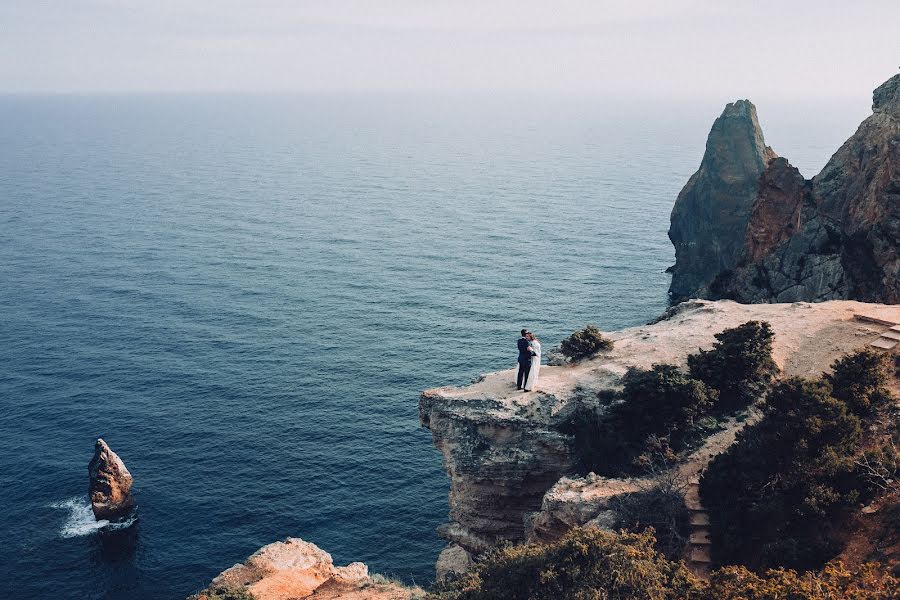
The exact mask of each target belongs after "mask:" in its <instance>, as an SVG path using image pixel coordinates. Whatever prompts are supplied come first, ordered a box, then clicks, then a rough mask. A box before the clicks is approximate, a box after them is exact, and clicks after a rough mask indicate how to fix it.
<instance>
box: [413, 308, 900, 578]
mask: <svg viewBox="0 0 900 600" xmlns="http://www.w3.org/2000/svg"><path fill="white" fill-rule="evenodd" d="M855 313H863V314H867V315H870V316H874V317H881V318H883V319H888V320H893V321H895V322H900V306H895V307H891V306H882V305H873V304H862V303H858V302H852V301H842V302H828V303H820V304H807V303H796V304H755V305H749V304H738V303H735V302H730V301H718V302H709V301H706V302H703V301H698V302H687V303H683V304H681V305H679V306H677V307H674V308H673V309H671V310H670V311H669V313H668V314H667V315H666V316H665V318H664V319H662V320H660V321H659V322H656V323H654V324H652V325H645V326H642V327H634V328H631V329H625V330H623V331H619V332H613V333H610V334H608V336H609V337H610V339H612V340H613V341H614V342H615V346H614V348H613V349H612V350H611V351H609V352H606V353H603V354H601V355H598V356H597V357H595V358H592V359H590V360H586V361H583V362H580V363H577V364H573V365H566V366H562V367H551V366H545V367H543V368H542V369H541V381H540V384H539V391H534V392H528V393H523V392H519V391H516V389H515V373H514V372H513V371H512V370H509V371H502V372H497V373H490V374H488V375H486V376H484V377H483V378H481V379H480V380H479V381H478V382H477V383H474V384H472V385H469V386H466V387H443V388H437V389H432V390H427V391H426V392H424V393H423V394H422V397H421V400H420V402H419V414H420V418H421V422H422V424H423V425H424V426H425V427H427V428H429V429H430V430H431V433H432V437H433V439H434V444H435V446H436V447H437V448H438V450H440V451H441V453H442V454H443V459H444V467H445V468H446V470H447V473H448V475H449V476H450V495H449V503H450V521H449V523H447V524H445V525H443V526H441V527H440V528H439V529H438V531H439V534H440V535H441V536H442V537H444V538H445V539H447V540H448V542H450V544H449V545H448V547H447V548H446V549H445V551H444V552H443V553H442V554H441V557H440V558H439V560H438V572H439V573H440V574H446V573H448V572H451V571H458V570H464V569H465V568H466V566H467V565H468V564H470V562H471V558H472V556H473V555H477V554H478V553H480V552H482V551H484V550H486V549H488V548H489V547H491V546H493V545H495V544H497V543H498V542H501V541H507V540H508V541H513V542H520V541H525V540H526V539H531V540H536V541H546V540H550V539H556V538H558V537H559V536H560V535H561V534H562V533H564V532H565V531H567V530H568V529H570V528H571V527H573V526H577V525H581V524H584V523H586V522H588V521H594V522H595V523H598V524H601V525H603V524H608V523H609V522H610V515H608V514H604V511H606V510H608V501H609V500H610V498H611V497H612V496H614V495H616V494H619V493H624V492H628V491H633V490H634V489H636V487H635V486H639V485H640V482H635V481H626V480H609V479H604V478H596V477H594V478H586V479H577V480H574V479H565V480H562V481H560V479H561V478H563V477H565V476H571V475H572V474H573V472H574V470H575V463H576V457H575V455H574V450H573V448H572V447H571V445H570V439H569V438H568V437H567V436H565V435H563V434H562V433H560V431H559V429H558V427H559V425H560V424H562V423H563V422H564V421H565V420H566V419H567V417H568V416H570V415H571V414H572V412H573V411H574V410H575V409H576V408H577V407H579V406H589V407H598V406H599V398H598V396H597V392H598V391H600V390H604V389H616V388H618V387H619V386H620V384H621V377H622V375H624V374H625V372H626V370H627V369H628V367H630V366H637V367H642V368H650V367H651V366H652V365H653V364H657V363H668V364H675V365H682V364H684V362H685V360H686V357H687V355H688V354H691V353H693V352H696V351H697V349H698V348H709V347H711V346H712V343H713V342H714V337H713V336H714V334H716V333H718V332H720V331H722V330H723V329H726V328H729V327H735V326H737V325H740V324H741V323H744V322H746V321H749V320H764V321H768V322H769V323H771V325H772V327H773V328H774V330H775V332H776V337H775V347H774V358H775V360H776V362H777V363H778V365H779V366H780V367H781V368H782V370H783V371H784V373H785V374H786V375H797V376H818V375H819V374H821V373H822V372H823V371H825V370H827V368H828V366H829V365H830V364H831V362H833V361H834V359H835V358H837V357H838V356H840V355H842V354H844V353H846V352H850V351H852V350H854V349H856V348H859V347H861V346H864V345H865V344H866V343H868V342H869V341H872V340H875V339H877V338H878V336H879V334H880V331H881V330H883V329H887V327H886V326H876V325H872V324H863V323H860V322H858V321H855V320H854V318H853V316H854V314H855ZM740 426H742V425H740ZM738 428H739V426H738V425H737V424H736V425H735V427H734V428H733V429H730V430H728V431H726V432H724V433H723V434H722V436H720V437H716V436H712V437H711V438H710V439H709V440H708V444H707V445H705V446H704V447H703V448H701V450H700V451H699V452H698V456H697V460H694V461H691V463H692V465H693V466H692V467H691V468H696V469H699V468H700V467H701V466H702V465H703V464H705V462H706V461H708V460H709V458H710V457H711V456H712V455H714V454H716V453H718V452H720V451H722V450H723V449H724V448H725V447H727V445H728V443H730V442H729V441H728V440H729V439H733V437H730V438H729V437H728V436H733V435H734V433H735V432H736V430H737V429H738ZM716 435H718V434H716ZM686 475H688V476H690V475H691V473H686ZM557 482H559V483H557Z"/></svg>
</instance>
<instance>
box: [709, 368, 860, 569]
mask: <svg viewBox="0 0 900 600" xmlns="http://www.w3.org/2000/svg"><path fill="white" fill-rule="evenodd" d="M830 392H831V388H830V386H829V385H828V384H827V383H826V382H824V381H813V380H805V379H799V378H793V379H788V380H785V381H783V382H781V383H779V384H777V385H776V386H775V388H774V389H773V390H772V392H771V393H770V394H769V397H768V402H767V404H766V406H765V409H764V417H763V419H762V420H761V421H760V422H759V423H757V424H756V425H754V426H751V427H748V428H747V429H745V430H744V431H742V432H741V433H739V434H738V437H737V441H736V442H735V444H734V445H732V446H731V447H730V448H729V449H728V450H727V451H726V452H724V453H723V454H720V455H718V456H717V457H716V458H715V459H713V461H712V462H711V463H710V465H709V467H708V468H707V470H706V472H705V473H704V475H703V478H702V479H701V483H700V485H701V487H700V491H701V494H702V497H703V502H704V505H705V506H706V508H707V510H708V511H709V513H710V521H711V532H712V539H713V548H714V551H715V556H714V558H715V559H716V561H717V562H719V563H720V564H745V565H748V566H750V567H752V568H765V567H774V566H788V567H793V568H801V569H811V568H818V567H821V566H822V564H824V563H825V561H827V560H829V559H830V558H832V557H833V556H834V554H835V553H836V551H837V546H836V544H835V542H834V540H833V538H832V535H831V534H832V531H831V526H832V524H833V523H834V522H835V520H836V518H837V516H838V514H839V513H840V512H841V511H843V510H845V509H847V508H848V507H850V506H852V505H853V504H854V503H855V502H856V501H857V500H858V498H859V487H860V485H859V480H858V478H857V477H856V476H855V475H854V454H855V453H856V452H857V450H858V444H859V439H860V431H861V430H860V420H859V418H858V417H856V416H855V415H853V414H852V413H851V412H850V411H849V410H848V408H847V405H846V404H845V403H844V402H842V401H841V400H838V399H837V398H834V397H832V396H831V395H830Z"/></svg>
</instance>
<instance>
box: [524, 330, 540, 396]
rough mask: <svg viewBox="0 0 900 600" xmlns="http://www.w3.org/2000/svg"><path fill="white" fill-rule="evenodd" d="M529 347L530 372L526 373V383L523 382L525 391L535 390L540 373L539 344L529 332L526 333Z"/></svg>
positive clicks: (535, 337)
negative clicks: (530, 353) (530, 354)
mask: <svg viewBox="0 0 900 600" xmlns="http://www.w3.org/2000/svg"><path fill="white" fill-rule="evenodd" d="M528 341H529V346H530V347H531V352H532V356H531V371H529V373H528V381H526V382H525V391H526V392H530V391H532V390H535V389H536V387H537V382H538V375H539V374H540V372H541V342H540V340H538V339H537V336H535V335H534V334H533V333H531V332H530V331H529V332H528Z"/></svg>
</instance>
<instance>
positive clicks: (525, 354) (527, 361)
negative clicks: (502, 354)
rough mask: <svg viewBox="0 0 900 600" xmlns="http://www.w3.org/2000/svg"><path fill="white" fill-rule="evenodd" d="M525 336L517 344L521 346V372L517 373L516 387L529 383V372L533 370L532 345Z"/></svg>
mask: <svg viewBox="0 0 900 600" xmlns="http://www.w3.org/2000/svg"><path fill="white" fill-rule="evenodd" d="M529 344H530V342H529V341H528V340H526V339H525V338H519V341H518V342H516V345H517V346H518V347H519V372H518V374H517V375H516V389H519V388H521V387H522V386H523V385H525V384H526V383H528V374H529V373H530V372H531V356H532V354H533V353H532V352H531V346H529Z"/></svg>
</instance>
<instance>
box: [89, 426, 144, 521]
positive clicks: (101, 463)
mask: <svg viewBox="0 0 900 600" xmlns="http://www.w3.org/2000/svg"><path fill="white" fill-rule="evenodd" d="M88 475H89V477H90V486H89V488H88V493H89V494H90V498H91V509H92V510H93V511H94V517H96V518H97V520H101V519H108V520H110V521H115V520H118V519H122V518H124V517H126V516H128V514H129V513H130V512H131V510H132V509H133V508H134V497H133V496H132V495H131V484H132V481H133V480H132V477H131V473H129V472H128V469H127V468H125V463H123V462H122V459H121V458H119V455H117V454H116V453H115V452H113V451H112V450H110V448H109V446H108V445H107V444H106V442H104V441H103V440H102V439H98V440H97V443H96V445H95V446H94V456H93V458H91V462H90V463H89V464H88Z"/></svg>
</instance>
